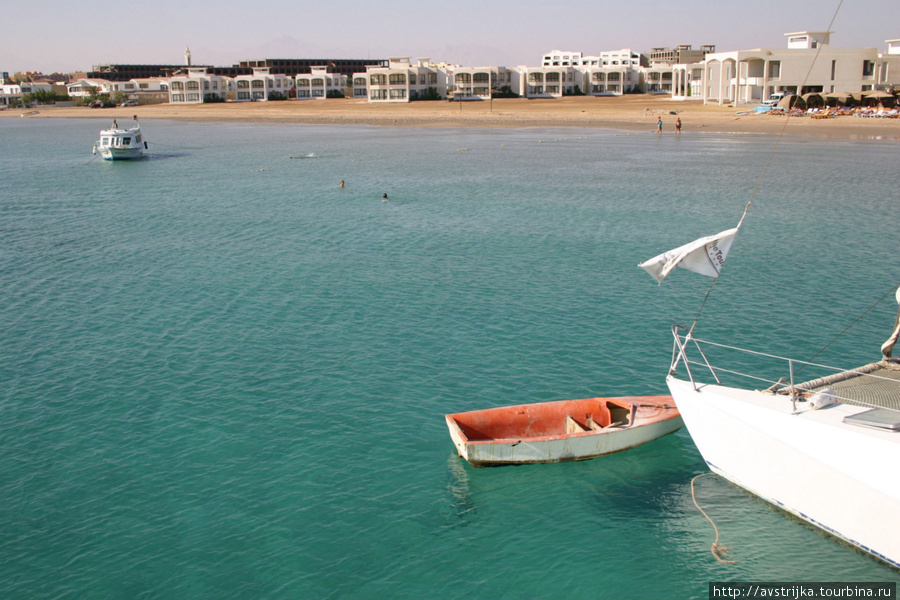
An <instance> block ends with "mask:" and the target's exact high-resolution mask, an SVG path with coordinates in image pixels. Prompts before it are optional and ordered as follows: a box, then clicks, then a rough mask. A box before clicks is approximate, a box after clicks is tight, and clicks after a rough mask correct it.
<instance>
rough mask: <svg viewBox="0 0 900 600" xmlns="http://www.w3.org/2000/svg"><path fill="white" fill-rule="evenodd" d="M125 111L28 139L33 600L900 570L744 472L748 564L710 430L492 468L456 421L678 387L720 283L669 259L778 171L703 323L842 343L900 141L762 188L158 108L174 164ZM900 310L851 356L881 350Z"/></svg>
mask: <svg viewBox="0 0 900 600" xmlns="http://www.w3.org/2000/svg"><path fill="white" fill-rule="evenodd" d="M113 116H117V117H119V118H120V119H122V118H126V120H127V116H126V115H112V114H111V115H110V119H111V118H112V117H113ZM104 125H106V123H105V122H101V121H99V120H97V119H84V120H59V119H39V118H38V119H12V118H7V119H0V292H2V296H0V297H2V303H0V331H2V335H0V597H2V598H4V599H18V598H23V599H34V598H92V599H93V598H122V599H151V598H152V599H156V598H167V599H168V598H176V599H181V598H192V599H206V598H209V599H216V600H221V599H232V598H235V599H237V598H361V599H362V598H416V599H419V598H441V599H443V598H448V599H449V598H466V599H469V598H510V599H523V598H528V599H533V598H534V599H536V598H567V599H569V598H570V599H580V598H586V599H588V598H589V599H593V598H611V599H622V598H679V599H680V598H706V597H707V593H708V582H710V581H847V582H849V581H895V582H896V581H900V574H898V572H897V571H895V570H892V569H890V568H888V567H887V566H884V565H882V564H881V563H879V562H877V561H875V560H874V559H871V558H868V557H866V556H864V555H862V554H859V553H857V552H856V551H854V550H851V549H849V548H847V547H845V546H843V545H841V544H839V543H837V542H835V541H833V540H832V539H829V538H827V537H825V536H823V535H822V534H820V533H818V532H817V531H814V530H812V529H810V528H808V527H806V526H804V525H802V524H799V523H797V522H794V521H792V520H790V519H788V518H786V517H785V516H783V515H782V514H780V513H778V512H776V511H774V510H773V509H771V508H770V507H768V506H767V505H765V504H763V503H761V502H759V501H757V500H754V499H753V498H751V497H749V496H747V495H745V494H744V493H742V492H741V491H739V490H737V489H736V488H734V487H732V486H731V485H729V484H727V483H725V482H724V481H722V480H720V479H717V478H716V477H713V476H710V477H705V478H703V479H701V480H699V481H698V482H697V496H698V500H699V501H700V503H701V505H702V506H703V508H704V509H705V510H706V511H707V512H708V513H709V514H710V516H711V517H712V518H713V519H714V520H715V521H716V525H717V526H718V528H719V531H720V535H721V539H720V542H721V543H722V544H724V545H727V546H731V547H732V549H731V558H732V559H734V560H737V561H738V562H737V563H736V564H721V563H718V562H716V561H715V560H714V559H713V557H712V555H711V553H710V544H711V543H712V541H713V539H714V535H715V534H714V532H713V530H712V527H711V526H710V524H709V522H708V521H706V519H705V518H704V517H703V515H702V514H700V512H699V511H698V510H697V509H696V508H695V506H694V504H693V502H692V500H691V488H690V483H691V479H692V478H693V477H694V476H695V475H697V474H700V473H704V472H706V468H705V466H704V463H703V461H702V460H701V458H700V455H699V454H698V452H697V450H696V448H695V447H694V445H693V444H692V442H691V439H690V436H689V435H688V433H687V432H686V431H684V430H682V431H680V432H678V433H677V434H675V435H672V436H668V437H666V438H663V439H661V440H658V441H656V442H654V443H651V444H648V445H645V446H643V447H641V448H638V449H635V450H632V451H628V452H624V453H621V454H617V455H613V456H609V457H606V458H602V459H597V460H593V461H587V462H580V463H567V464H558V465H539V466H527V467H506V468H497V469H473V468H471V467H469V466H468V465H467V464H466V463H464V462H463V461H461V459H459V458H458V457H456V456H455V454H454V451H453V447H452V444H451V442H450V439H449V436H448V434H447V431H446V427H445V424H444V414H446V413H450V412H459V411H465V410H473V409H478V408H487V407H492V406H500V405H505V404H519V403H525V402H538V401H546V400H561V399H568V398H581V397H589V396H596V395H627V394H655V393H665V391H666V388H665V382H664V378H665V375H666V371H667V368H668V364H669V360H670V354H671V334H670V326H671V325H672V324H673V323H683V324H687V325H689V324H690V322H691V321H692V320H693V318H694V316H695V315H696V313H697V309H698V308H699V306H700V303H701V301H702V300H703V297H704V295H705V293H706V290H707V288H708V285H709V283H710V280H709V279H708V278H705V277H702V276H699V275H695V274H693V273H688V272H686V271H683V270H679V271H678V272H677V273H675V274H674V275H673V276H672V277H670V278H669V280H667V281H666V282H665V283H664V284H663V285H661V286H658V285H657V284H656V282H655V281H653V279H651V278H650V277H649V276H648V275H647V274H646V273H645V272H644V271H642V270H641V269H638V268H637V266H636V265H637V263H638V262H641V261H643V260H646V259H647V258H650V257H652V256H654V255H655V254H658V253H659V252H662V251H664V250H667V249H670V248H673V247H675V246H678V245H681V244H683V243H686V242H688V241H690V240H691V239H694V238H696V237H700V236H703V235H709V234H713V233H716V232H718V231H722V230H724V229H728V228H730V227H734V226H735V225H736V224H737V222H738V220H739V219H740V217H741V213H742V211H743V209H744V205H745V204H746V202H747V201H748V200H749V199H750V197H751V194H752V192H753V190H754V188H755V187H756V186H757V185H759V191H758V193H757V194H756V198H755V200H754V203H753V206H752V207H751V210H750V214H749V216H748V218H747V221H746V222H745V224H744V228H743V229H742V231H741V233H740V235H739V236H738V238H737V240H736V242H735V244H734V246H733V248H732V252H731V256H730V257H729V259H728V263H727V265H726V267H725V271H724V274H723V276H722V277H721V278H720V280H719V281H718V283H717V285H716V287H715V289H714V291H713V293H712V294H711V295H710V297H709V300H708V301H707V304H706V306H705V308H704V312H703V315H702V318H701V321H700V325H699V326H698V330H697V331H698V335H700V336H701V337H709V338H714V339H718V340H720V341H727V342H729V343H734V344H735V345H739V346H746V347H751V348H754V349H757V350H761V351H766V352H771V353H774V354H781V355H790V356H794V357H797V358H809V357H811V356H812V355H814V354H815V353H816V352H817V351H818V350H819V349H820V348H822V347H823V346H825V345H826V344H829V343H830V342H832V340H833V339H834V338H835V336H837V335H838V334H839V333H840V332H841V331H843V330H844V329H845V328H846V327H847V326H849V325H850V324H851V323H852V322H853V321H854V320H855V319H856V318H857V317H858V316H860V315H861V314H863V313H864V312H865V311H866V310H867V309H869V308H870V306H872V304H873V303H874V302H875V301H876V300H877V299H878V298H880V297H881V296H883V295H884V294H885V293H887V292H888V291H889V290H890V289H891V287H892V286H894V285H896V284H897V283H898V282H900V266H898V263H897V240H898V225H900V220H898V215H900V212H898V208H897V183H898V177H897V153H898V148H900V143H898V141H896V140H814V139H809V138H793V137H791V136H790V135H788V136H787V137H785V138H784V139H783V140H782V142H781V143H780V145H779V146H778V148H777V151H776V153H775V155H774V157H773V158H772V161H771V165H770V166H769V168H768V170H767V171H766V173H765V177H763V178H762V179H760V176H761V174H762V173H763V169H764V166H765V164H766V162H767V161H768V160H769V156H770V154H771V152H772V149H773V145H774V142H775V138H774V137H773V136H765V135H758V136H754V135H744V136H735V135H724V134H703V133H699V132H696V131H690V130H688V131H687V132H685V133H684V134H683V135H682V136H681V137H680V138H679V137H675V136H674V135H671V134H668V135H663V136H656V135H653V134H649V133H647V134H644V133H632V134H630V135H627V134H625V133H624V132H615V131H607V130H599V129H585V130H582V129H517V130H502V129H490V130H488V129H483V130H482V129H445V128H435V129H417V128H375V127H362V126H342V127H334V126H307V125H289V124H278V125H274V124H223V123H175V122H165V121H147V122H145V123H144V124H143V125H144V132H145V137H146V139H147V140H149V142H150V151H149V153H148V156H147V157H146V158H144V159H142V160H139V161H134V162H115V163H110V162H104V161H101V160H99V159H93V157H92V155H91V152H90V150H91V146H92V144H93V142H94V141H95V139H96V138H97V137H98V132H99V129H100V128H101V127H102V126H104ZM291 157H298V158H291ZM340 180H344V181H345V182H346V187H344V188H343V189H340V188H339V187H338V183H339V181H340ZM384 193H387V194H388V196H389V198H390V199H389V201H387V202H382V200H381V197H382V194H384ZM896 310H897V307H896V305H895V304H894V302H893V300H892V299H891V298H889V299H888V300H886V301H884V302H882V303H880V304H878V305H877V306H876V307H875V308H874V309H873V310H871V311H870V312H868V313H867V314H866V316H865V317H864V318H863V319H861V320H860V321H859V322H858V323H856V324H855V325H854V326H853V327H852V328H851V329H850V331H848V333H847V334H845V335H844V336H842V337H841V338H839V339H838V340H837V341H835V342H834V343H833V344H831V345H830V346H829V347H828V350H827V351H826V352H824V353H823V354H821V355H819V356H818V357H817V359H816V360H817V362H824V363H827V364H835V365H836V366H856V365H857V364H861V363H862V362H868V361H870V360H874V359H877V358H878V356H879V346H880V344H881V342H883V341H884V340H885V339H886V338H887V336H888V335H889V333H890V328H891V326H892V324H893V318H894V315H895V314H896ZM872 460H879V457H872ZM773 468H777V465H773ZM865 508H866V507H860V509H861V510H865ZM885 523H886V526H896V523H897V521H896V515H886V516H885Z"/></svg>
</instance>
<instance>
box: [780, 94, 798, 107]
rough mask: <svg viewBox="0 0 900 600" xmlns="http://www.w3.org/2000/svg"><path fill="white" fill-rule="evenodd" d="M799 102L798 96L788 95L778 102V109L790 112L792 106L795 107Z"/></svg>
mask: <svg viewBox="0 0 900 600" xmlns="http://www.w3.org/2000/svg"><path fill="white" fill-rule="evenodd" d="M796 100H797V96H795V95H793V94H788V95H787V96H785V97H784V98H782V99H781V100H779V101H778V104H777V105H776V106H778V108H783V109H785V110H790V108H791V106H793V105H794V102H795V101H796Z"/></svg>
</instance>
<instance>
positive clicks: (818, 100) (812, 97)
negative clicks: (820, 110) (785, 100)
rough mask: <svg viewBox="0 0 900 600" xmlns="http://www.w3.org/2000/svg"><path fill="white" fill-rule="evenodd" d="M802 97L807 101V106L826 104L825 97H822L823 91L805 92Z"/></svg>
mask: <svg viewBox="0 0 900 600" xmlns="http://www.w3.org/2000/svg"><path fill="white" fill-rule="evenodd" d="M800 98H801V99H802V100H803V102H805V103H806V106H812V105H814V104H825V99H824V98H823V97H822V93H821V92H810V93H808V94H803V95H802V96H800Z"/></svg>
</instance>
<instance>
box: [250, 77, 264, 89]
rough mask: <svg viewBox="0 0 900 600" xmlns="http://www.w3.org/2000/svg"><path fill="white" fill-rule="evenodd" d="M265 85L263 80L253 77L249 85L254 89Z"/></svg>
mask: <svg viewBox="0 0 900 600" xmlns="http://www.w3.org/2000/svg"><path fill="white" fill-rule="evenodd" d="M265 86H266V84H265V82H263V80H262V79H254V80H253V81H251V82H250V87H252V88H253V89H254V90H261V89H263V88H264V87H265Z"/></svg>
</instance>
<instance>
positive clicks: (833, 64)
mask: <svg viewBox="0 0 900 600" xmlns="http://www.w3.org/2000/svg"><path fill="white" fill-rule="evenodd" d="M836 67H837V61H836V60H833V61H831V80H832V81H834V71H835V68H836Z"/></svg>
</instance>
